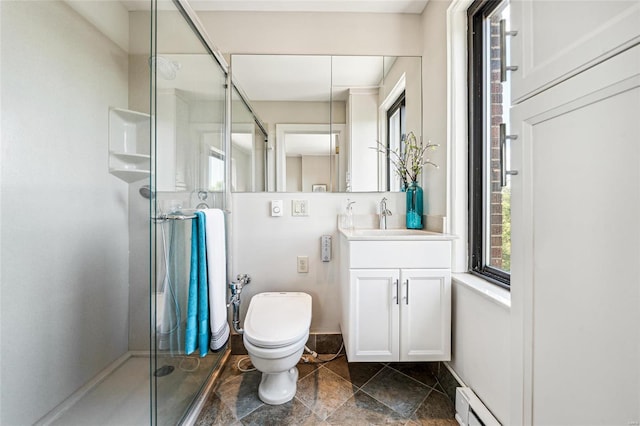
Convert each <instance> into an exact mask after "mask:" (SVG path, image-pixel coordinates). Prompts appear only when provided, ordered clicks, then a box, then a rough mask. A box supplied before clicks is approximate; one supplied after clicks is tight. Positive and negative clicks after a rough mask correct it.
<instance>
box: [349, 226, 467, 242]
mask: <svg viewBox="0 0 640 426" xmlns="http://www.w3.org/2000/svg"><path fill="white" fill-rule="evenodd" d="M338 230H339V231H340V233H341V234H342V235H343V236H345V237H346V238H347V239H348V240H349V241H449V240H454V239H456V238H457V237H456V236H455V235H452V234H442V233H439V232H431V231H425V230H422V229H404V228H390V229H367V228H355V229H344V228H342V227H338Z"/></svg>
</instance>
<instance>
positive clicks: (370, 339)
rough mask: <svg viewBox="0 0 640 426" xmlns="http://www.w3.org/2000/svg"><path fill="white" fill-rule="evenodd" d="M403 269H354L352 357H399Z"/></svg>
mask: <svg viewBox="0 0 640 426" xmlns="http://www.w3.org/2000/svg"><path fill="white" fill-rule="evenodd" d="M399 278H400V276H399V272H398V270H397V269H352V270H351V279H350V283H351V289H350V291H351V297H350V300H351V301H352V304H351V314H350V315H351V321H350V322H351V333H350V336H349V339H350V342H349V346H350V347H351V348H354V350H353V351H352V353H351V354H349V361H397V360H398V345H399V343H398V315H399V306H400V305H399V303H400V300H399V294H398V293H399V288H398V287H399Z"/></svg>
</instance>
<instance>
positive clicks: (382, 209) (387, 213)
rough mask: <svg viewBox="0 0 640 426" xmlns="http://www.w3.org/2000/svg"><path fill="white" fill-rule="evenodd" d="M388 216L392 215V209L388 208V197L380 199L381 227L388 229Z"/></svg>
mask: <svg viewBox="0 0 640 426" xmlns="http://www.w3.org/2000/svg"><path fill="white" fill-rule="evenodd" d="M387 216H391V211H389V209H388V208H387V198H386V197H385V198H383V199H382V201H380V229H387Z"/></svg>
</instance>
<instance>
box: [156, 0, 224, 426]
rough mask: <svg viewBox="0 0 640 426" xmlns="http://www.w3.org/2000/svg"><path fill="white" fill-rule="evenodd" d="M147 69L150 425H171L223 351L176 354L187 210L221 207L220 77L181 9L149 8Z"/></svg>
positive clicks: (187, 249) (183, 317) (181, 328)
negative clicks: (150, 161) (149, 113)
mask: <svg viewBox="0 0 640 426" xmlns="http://www.w3.org/2000/svg"><path fill="white" fill-rule="evenodd" d="M149 64H150V68H151V85H150V88H151V90H150V93H151V97H150V100H151V104H150V111H151V117H152V119H151V139H152V142H151V147H152V150H151V160H152V164H151V183H150V189H151V192H152V194H154V196H153V197H151V198H150V206H149V207H150V218H151V219H150V230H151V232H150V248H151V250H150V253H151V262H150V263H151V264H150V275H151V280H150V293H151V311H150V324H151V327H150V328H151V336H152V340H151V362H150V365H149V368H150V371H149V373H150V379H151V389H150V390H151V395H150V402H151V407H150V409H151V424H158V425H173V424H179V423H180V422H182V421H184V420H185V419H186V418H187V417H186V416H188V415H189V412H190V410H191V412H192V413H193V409H194V408H195V405H197V404H198V401H196V397H197V395H198V394H199V393H201V391H203V389H204V388H205V386H206V385H207V383H211V380H210V378H211V374H212V372H213V371H214V369H215V368H216V367H217V366H218V365H219V364H220V362H221V360H222V358H223V357H224V356H225V354H226V353H227V351H226V346H225V347H223V348H220V349H218V350H217V351H215V352H214V351H212V350H211V349H210V348H207V349H208V350H207V351H206V352H207V354H206V355H205V356H201V354H200V353H199V352H200V351H198V350H196V351H195V352H193V353H190V354H187V353H186V352H187V351H186V348H185V334H186V323H187V310H188V306H187V305H188V292H189V279H190V260H191V258H192V256H195V253H194V254H192V253H191V240H192V238H193V236H192V226H193V221H194V217H195V214H194V212H195V211H196V210H198V209H205V208H217V209H222V210H223V211H225V209H226V202H227V196H226V192H225V188H226V187H227V185H226V176H227V157H226V150H227V147H226V144H225V140H226V139H227V131H226V129H227V126H226V122H227V92H228V91H227V85H226V82H227V74H226V69H225V66H224V65H223V63H222V61H221V60H219V59H218V58H217V57H216V55H215V54H214V51H213V50H212V48H211V47H210V46H209V44H208V41H207V40H205V38H204V37H203V36H202V34H201V33H200V32H199V30H198V22H197V20H196V18H195V15H194V14H193V12H192V11H190V9H189V6H188V4H186V3H185V2H180V1H168V0H158V1H153V2H152V11H151V55H150V58H149ZM192 420H193V419H192Z"/></svg>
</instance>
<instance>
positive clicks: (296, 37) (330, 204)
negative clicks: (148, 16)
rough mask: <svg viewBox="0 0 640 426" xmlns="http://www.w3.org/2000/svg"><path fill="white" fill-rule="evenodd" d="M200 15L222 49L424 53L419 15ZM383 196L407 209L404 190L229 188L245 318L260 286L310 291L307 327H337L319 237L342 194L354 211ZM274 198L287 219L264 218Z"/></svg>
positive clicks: (328, 228) (331, 281)
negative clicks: (294, 212) (303, 258)
mask: <svg viewBox="0 0 640 426" xmlns="http://www.w3.org/2000/svg"><path fill="white" fill-rule="evenodd" d="M198 16H199V17H200V19H201V21H202V23H203V24H204V27H205V29H206V31H207V33H208V34H209V35H210V36H211V39H212V40H213V41H214V42H215V44H216V46H217V47H218V48H219V49H220V50H221V51H222V52H223V53H224V54H229V53H254V54H262V53H264V54H278V53H288V54H296V53H297V54H303V53H304V54H323V55H331V54H336V55H401V56H420V55H421V54H422V27H421V18H420V16H419V15H409V14H406V15H400V14H350V13H250V12H216V13H211V12H199V13H198ZM255 107H256V111H257V112H258V114H259V115H260V117H261V118H262V119H263V120H264V121H265V122H271V121H272V120H271V119H270V117H269V114H270V111H271V109H270V108H265V109H261V103H260V102H256V104H255ZM327 113H328V111H327ZM341 116H342V115H341ZM327 118H328V117H327ZM276 122H283V121H276ZM324 122H327V121H324ZM269 132H270V133H272V130H271V129H270V130H269ZM442 191H444V187H443V188H442ZM383 196H386V197H387V198H390V199H391V200H392V202H391V205H390V207H389V208H390V209H391V211H392V212H393V213H394V214H396V213H398V214H399V213H401V212H403V211H404V209H405V206H404V194H398V193H396V194H382V193H379V194H367V193H362V194H357V193H349V194H300V193H298V194H293V193H278V194H240V193H236V194H233V196H232V200H233V206H232V209H233V214H232V217H233V232H234V237H233V246H232V247H233V249H232V250H233V253H232V258H233V264H232V265H233V268H232V269H233V270H232V271H231V276H235V275H236V274H239V273H248V274H251V275H252V277H253V280H254V281H253V282H252V284H251V285H250V286H249V287H247V288H246V290H245V292H243V300H245V303H243V312H242V318H244V313H245V312H246V308H247V306H248V303H247V301H248V300H249V298H250V296H251V295H253V294H255V293H257V292H260V291H269V290H299V291H307V292H309V293H310V294H311V295H312V296H313V298H314V301H313V322H312V326H311V328H312V331H314V332H339V327H338V321H339V310H338V309H337V303H336V302H337V300H338V293H337V291H336V286H337V284H338V267H337V261H336V259H337V256H338V254H337V244H336V243H334V249H335V251H334V260H333V261H332V262H329V263H323V262H320V260H319V259H320V254H319V250H320V236H321V235H323V234H329V235H334V240H335V236H336V234H335V233H336V223H337V222H336V215H337V214H338V213H339V212H340V211H341V209H343V204H344V202H345V200H346V199H347V198H351V199H355V200H357V204H356V205H355V212H356V214H360V213H363V214H364V213H372V214H373V213H375V206H376V203H378V202H379V201H380V200H381V199H382V197H383ZM272 199H282V200H284V205H285V216H284V217H282V218H271V217H269V216H268V212H269V209H268V203H269V201H270V200H272ZM292 199H308V200H309V201H310V211H311V215H310V216H309V217H306V218H298V217H296V218H293V217H291V216H290V213H289V212H290V209H291V200H292ZM297 255H308V256H309V265H310V272H309V273H308V274H298V273H297V272H296V256H297Z"/></svg>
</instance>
